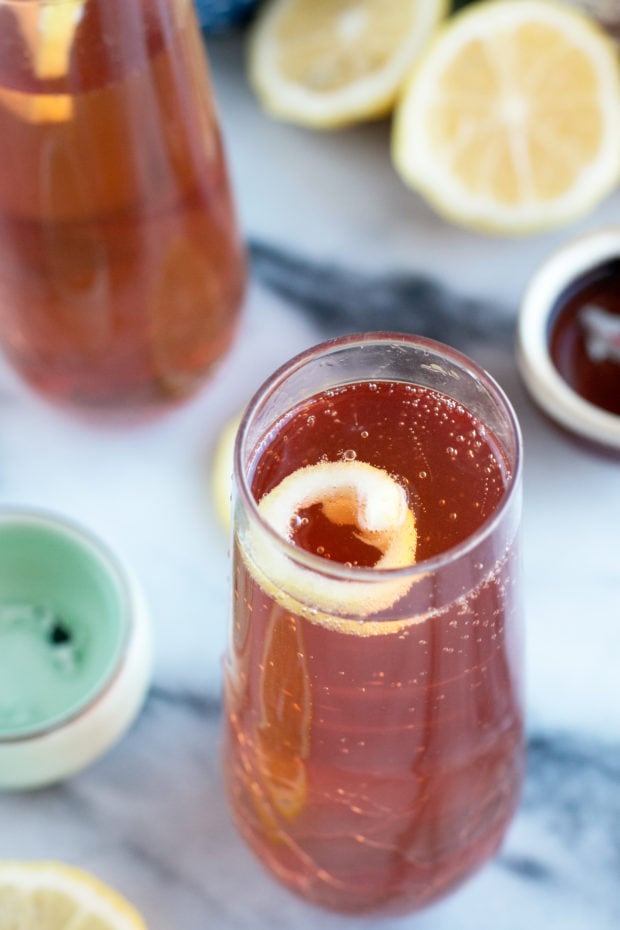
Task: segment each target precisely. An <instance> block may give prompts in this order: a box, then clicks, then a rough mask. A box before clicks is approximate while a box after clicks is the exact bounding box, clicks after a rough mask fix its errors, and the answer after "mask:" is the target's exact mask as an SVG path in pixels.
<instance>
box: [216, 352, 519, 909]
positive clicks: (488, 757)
mask: <svg viewBox="0 0 620 930" xmlns="http://www.w3.org/2000/svg"><path fill="white" fill-rule="evenodd" d="M334 462H337V463H343V464H341V465H338V470H337V471H338V474H339V473H340V472H342V471H343V468H344V469H346V468H347V467H349V465H350V463H352V462H362V463H365V464H362V465H361V469H360V470H359V474H360V475H361V476H362V477H361V479H360V483H361V484H363V483H364V481H366V478H365V477H364V475H365V473H366V471H368V469H370V471H371V472H372V476H373V480H375V481H378V484H377V486H376V487H377V488H378V491H376V492H373V493H371V494H370V495H369V498H368V500H366V502H365V504H364V505H363V506H364V507H366V508H367V509H369V512H370V511H371V510H372V508H373V507H375V509H376V508H377V507H378V508H379V510H378V511H377V512H378V513H379V512H380V511H381V507H383V503H382V502H381V500H382V494H384V492H385V493H386V494H387V493H391V491H393V490H394V486H395V485H398V486H399V487H400V488H401V491H402V494H404V495H405V496H406V499H407V502H408V503H407V507H408V515H407V516H406V517H405V518H404V519H405V523H402V526H407V527H408V529H407V533H409V536H411V532H410V531H411V528H412V527H411V525H412V522H413V521H414V520H415V532H416V533H417V543H416V546H417V549H416V557H415V563H414V564H411V558H408V557H405V558H404V563H405V564H403V565H402V566H401V567H398V566H397V567H377V566H376V561H377V556H381V551H383V550H385V551H386V552H387V551H388V550H389V551H390V552H393V551H394V550H392V549H391V548H390V547H391V546H392V544H394V545H395V546H396V548H398V545H399V544H400V535H402V533H403V532H404V531H402V530H401V529H398V530H394V531H393V528H391V527H390V526H388V527H387V528H386V527H384V528H383V530H379V529H376V528H372V527H371V529H370V531H367V530H364V529H363V528H361V527H362V523H363V521H362V518H361V517H360V515H359V510H360V507H361V504H360V500H358V501H357V503H356V502H355V501H353V504H352V505H351V500H348V502H347V501H345V500H344V499H343V500H340V499H339V495H340V493H341V491H340V490H339V487H340V485H338V486H336V485H337V482H336V484H334V485H333V486H332V487H331V488H327V489H326V490H325V494H324V496H323V497H324V499H323V503H319V504H317V501H316V495H315V496H314V497H312V494H311V493H309V495H307V496H306V498H304V502H303V504H300V506H299V507H297V508H295V507H293V508H292V509H291V511H290V514H289V515H288V516H285V518H284V521H283V523H282V521H281V523H280V524H278V523H277V520H275V518H274V512H275V511H276V510H277V509H278V507H281V504H282V495H283V494H284V492H283V489H284V488H285V487H286V488H287V493H288V491H289V490H290V487H289V482H288V479H287V481H285V476H286V475H289V474H294V476H295V477H294V479H291V480H294V481H298V480H299V481H301V482H302V483H304V484H305V483H306V476H307V473H308V472H310V473H312V474H318V475H319V479H317V480H319V483H320V480H322V479H321V478H320V475H322V474H323V473H325V474H330V475H331V466H330V463H334ZM315 465H316V466H319V468H318V470H316V469H314V466H315ZM309 466H312V467H311V468H309ZM371 466H372V468H371ZM297 469H304V470H303V471H297ZM322 469H324V470H325V472H323V471H322ZM344 474H345V479H344V481H345V484H346V482H347V481H349V476H350V475H352V476H355V474H356V472H355V471H351V472H347V471H344ZM332 477H333V476H332ZM330 480H331V478H330ZM356 480H357V478H355V477H352V478H351V479H350V482H351V484H355V481H356ZM280 481H282V483H279V482H280ZM234 486H235V490H234V609H233V623H232V635H231V639H230V643H229V647H228V652H227V656H226V661H225V701H226V721H227V725H226V736H225V744H224V747H225V749H224V765H225V781H226V785H227V790H228V792H229V797H230V803H231V807H232V812H233V816H234V819H235V822H236V824H237V826H238V828H239V830H240V832H241V833H242V835H243V836H244V837H245V839H246V841H247V842H248V844H249V845H250V847H251V848H252V849H253V850H254V852H255V853H256V854H257V855H258V857H259V858H260V859H261V860H262V862H263V863H264V864H265V865H266V866H267V868H268V869H269V870H271V872H272V873H273V874H274V875H276V876H277V877H278V878H279V879H280V880H281V881H282V882H284V884H286V885H287V886H288V887H289V888H291V889H292V890H293V891H295V892H297V893H299V894H301V895H302V896H304V897H305V898H307V899H309V900H310V901H312V902H314V903H317V904H320V905H324V906H327V907H330V908H334V909H337V910H342V911H350V912H365V911H394V912H398V911H407V910H413V909H416V908H418V907H421V906H423V905H425V904H426V903H428V902H429V901H431V900H433V899H434V898H437V897H438V896H440V895H442V894H443V893H444V892H446V891H447V890H448V889H449V888H451V887H452V886H454V885H456V884H457V883H459V882H460V881H461V880H462V879H464V878H465V877H466V876H467V875H469V874H470V873H471V872H472V871H473V870H474V869H476V868H477V867H478V866H480V865H481V863H483V862H484V861H485V860H486V859H488V857H490V856H491V855H492V854H493V853H494V852H495V851H496V850H497V848H498V845H499V843H500V841H501V839H502V837H503V835H504V832H505V830H506V827H507V825H508V823H509V821H510V819H511V817H512V815H513V812H514V810H515V807H516V805H517V803H518V797H519V790H520V785H521V780H522V773H523V757H524V756H523V720H522V701H521V692H520V674H521V626H520V624H521V617H520V605H519V594H520V586H519V559H518V538H519V525H520V512H521V440H520V433H519V428H518V424H517V422H516V420H515V416H514V413H513V411H512V409H511V407H510V404H509V402H508V401H507V399H506V397H505V396H504V394H503V393H502V392H501V390H500V389H499V388H498V386H497V385H496V384H495V383H494V382H493V380H492V379H491V378H490V376H489V375H488V374H486V373H485V372H484V371H482V370H481V369H480V368H478V367H477V366H476V365H475V364H474V363H473V362H471V361H469V360H468V359H467V358H465V357H464V356H462V355H460V354H459V353H458V352H456V351H454V350H452V349H450V348H448V347H446V346H442V345H440V344H438V343H435V342H431V341H429V340H425V339H422V338H415V337H408V336H401V335H398V334H372V335H361V336H351V337H346V338H343V339H337V340H334V341H331V342H328V343H326V344H324V345H321V346H318V347H316V348H314V349H312V350H310V351H308V352H306V353H304V354H302V355H301V356H299V357H297V358H295V359H293V360H292V361H291V362H290V363H289V364H288V365H286V366H285V367H284V368H282V369H280V370H279V371H278V372H276V374H274V375H273V377H272V378H271V379H270V380H268V381H267V383H266V384H265V385H264V386H263V387H262V388H261V389H260V390H259V392H258V393H257V395H256V396H255V397H254V399H253V401H252V402H251V403H250V405H249V409H248V411H247V413H246V415H245V419H244V421H243V423H242V426H241V429H240V433H239V436H238V440H237V447H236V453H235V465H234ZM274 488H276V489H277V490H276V491H274ZM386 489H387V490H386ZM390 489H391V490H390ZM361 490H363V488H362V489H361ZM345 491H346V488H345ZM347 493H348V492H347ZM399 493H400V492H399ZM274 494H275V498H274ZM345 496H346V494H345ZM284 497H286V494H284ZM276 499H277V501H278V505H277V507H275V508H274V507H271V509H270V510H269V511H268V512H267V510H266V506H265V504H266V502H267V501H271V502H272V503H273V502H274V501H275V500H276ZM386 499H387V498H386ZM259 502H260V503H259ZM289 503H290V501H289ZM270 506H271V505H270ZM351 506H352V507H353V510H352V511H351V512H349V514H348V516H347V514H346V511H347V507H348V508H349V510H351ZM356 506H357V508H358V513H357V514H356V513H355V512H354V511H355V507H356ZM362 509H363V508H362ZM338 514H340V516H338ZM375 516H376V514H375ZM368 519H370V518H368ZM402 519H403V517H402V516H401V517H399V520H402ZM407 521H408V522H407ZM348 524H353V525H352V526H351V525H348ZM313 534H314V535H313ZM347 534H349V535H348V536H347ZM382 534H383V535H382ZM345 537H346V538H345ZM362 538H363V539H364V545H362V544H361V542H360V541H361V539H362ZM410 541H411V540H410ZM319 543H320V545H319ZM345 549H346V550H347V552H348V553H349V554H348V555H345ZM366 549H367V550H368V552H366ZM373 549H374V550H375V551H373ZM353 552H355V553H356V554H355V555H352V554H351V553H353ZM360 553H361V554H360ZM381 557H382V558H384V557H385V556H381Z"/></svg>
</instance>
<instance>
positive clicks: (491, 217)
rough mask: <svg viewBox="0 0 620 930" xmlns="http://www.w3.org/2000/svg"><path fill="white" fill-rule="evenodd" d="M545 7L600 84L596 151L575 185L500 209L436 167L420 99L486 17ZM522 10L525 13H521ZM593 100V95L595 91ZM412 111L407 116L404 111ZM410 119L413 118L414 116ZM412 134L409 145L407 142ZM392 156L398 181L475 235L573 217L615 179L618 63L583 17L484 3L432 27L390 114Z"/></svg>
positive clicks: (499, 19)
mask: <svg viewBox="0 0 620 930" xmlns="http://www.w3.org/2000/svg"><path fill="white" fill-rule="evenodd" d="M542 10H544V11H545V13H544V15H545V17H548V18H546V19H545V20H544V21H545V22H548V23H549V24H551V25H553V24H555V23H561V24H562V26H563V27H566V31H567V33H568V34H569V35H570V37H571V38H573V39H574V40H575V42H576V44H577V45H578V46H579V47H581V48H583V49H585V50H586V51H589V53H590V54H589V55H588V57H589V60H590V61H591V63H592V65H593V66H594V67H596V71H597V75H598V78H599V87H601V88H602V89H603V92H604V96H603V101H602V102H603V103H605V104H606V107H605V109H604V110H603V125H604V126H605V133H604V136H603V142H602V145H601V146H600V148H599V152H598V154H597V156H596V157H595V158H594V159H592V160H591V161H590V162H589V163H588V165H587V167H585V168H584V171H583V172H582V177H581V179H580V181H579V183H578V184H576V185H573V187H572V188H571V189H570V191H568V192H567V193H566V194H564V195H561V196H560V197H557V198H554V199H547V200H543V199H539V200H536V201H533V202H530V203H525V204H520V205H517V206H512V205H511V206H503V205H502V204H501V203H499V202H498V201H497V200H495V199H493V198H492V197H487V198H485V197H483V196H481V195H472V194H471V193H470V192H468V191H466V190H465V189H464V188H463V187H462V186H461V185H460V184H459V183H458V182H457V181H456V180H455V179H454V177H452V176H451V175H450V174H449V172H445V171H444V170H443V169H442V168H441V159H440V156H439V153H438V152H437V151H436V150H435V149H434V148H433V147H432V146H429V145H428V144H427V142H428V140H427V139H426V138H425V134H424V132H423V128H422V126H423V118H424V115H425V113H426V107H425V104H426V102H427V100H428V99H430V98H431V97H432V89H433V85H434V84H435V83H436V80H437V76H438V74H439V73H441V70H442V67H443V66H444V65H445V64H446V63H447V62H449V61H450V60H451V56H452V54H453V52H454V51H455V50H458V48H460V47H461V46H462V44H463V41H462V40H463V38H464V37H466V36H468V35H481V36H482V37H484V36H485V35H486V36H488V35H489V28H488V27H489V22H490V20H491V19H493V22H494V23H496V24H498V25H500V24H505V25H508V26H513V25H514V23H515V17H517V16H518V17H520V18H521V19H523V20H525V19H529V18H530V17H531V14H532V12H534V13H540V12H541V11H542ZM528 14H529V15H528ZM599 98H600V95H599ZM412 114H413V116H412ZM414 117H415V118H414ZM410 138H413V139H414V140H415V145H413V144H411V145H409V144H408V143H407V140H408V139H410ZM391 147H392V159H393V162H394V164H395V166H396V168H397V170H398V172H399V174H400V175H401V177H402V179H403V180H404V181H405V183H407V184H408V185H409V186H410V187H412V188H414V189H415V190H417V191H419V192H420V193H421V194H422V195H423V196H424V197H425V199H426V200H427V201H428V202H429V203H430V204H431V205H432V206H433V207H434V208H435V209H436V211H437V212H438V213H439V214H441V215H443V216H444V217H446V218H447V219H448V220H450V221H452V222H456V223H459V224H461V225H463V226H466V227H470V228H474V229H478V230H480V231H481V232H491V233H504V234H526V233H531V232H538V231H543V230H545V229H552V228H555V227H557V226H561V225H563V224H565V223H568V222H571V221H574V220H576V219H578V218H580V217H581V216H583V215H584V213H586V212H588V210H590V209H592V208H593V207H595V206H596V205H597V204H598V203H599V202H600V201H601V200H603V199H604V198H605V197H606V196H608V195H609V194H610V193H611V192H612V191H613V190H614V188H615V187H616V186H617V184H618V183H619V182H620V64H619V61H618V53H617V49H616V47H615V45H614V43H613V42H612V41H611V39H609V38H608V37H607V36H606V35H605V34H604V33H603V32H602V30H600V29H599V28H598V26H597V25H596V24H595V23H593V22H592V21H591V20H590V19H589V18H588V17H587V16H586V15H585V14H583V13H581V12H579V11H578V10H573V9H567V8H565V7H563V6H560V5H559V4H558V3H556V2H554V0H484V2H482V3H478V4H476V5H474V6H473V7H470V8H468V9H465V10H463V11H461V12H460V13H459V14H458V15H457V16H455V17H453V19H452V20H449V21H448V22H446V23H444V24H443V25H442V26H440V27H439V29H438V30H437V32H436V34H435V36H434V37H433V38H432V40H431V42H430V43H429V46H428V47H427V49H426V50H425V51H424V52H423V54H422V55H421V57H420V58H419V59H418V62H417V63H416V65H415V67H414V68H413V69H412V72H411V74H410V75H409V77H408V79H407V82H406V83H405V84H404V86H403V89H402V92H401V95H400V100H399V103H398V104H397V107H396V111H395V119H394V127H393V133H392V145H391Z"/></svg>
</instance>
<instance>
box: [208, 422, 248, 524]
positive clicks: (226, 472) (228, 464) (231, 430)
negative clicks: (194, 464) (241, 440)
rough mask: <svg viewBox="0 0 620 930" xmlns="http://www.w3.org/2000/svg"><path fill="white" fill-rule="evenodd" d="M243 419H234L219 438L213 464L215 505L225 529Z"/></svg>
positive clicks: (228, 522) (228, 518)
mask: <svg viewBox="0 0 620 930" xmlns="http://www.w3.org/2000/svg"><path fill="white" fill-rule="evenodd" d="M240 423H241V417H240V416H237V417H234V418H233V419H232V420H229V422H228V423H226V425H225V426H224V428H223V429H222V432H221V433H220V435H219V436H218V438H217V441H216V444H215V449H214V452H213V459H212V464H211V476H212V477H211V489H212V493H213V505H214V507H215V512H216V514H217V516H218V518H219V521H220V523H221V524H222V526H223V527H224V529H226V530H228V529H229V527H230V498H231V493H232V473H233V453H234V450H235V439H236V437H237V430H238V429H239V424H240Z"/></svg>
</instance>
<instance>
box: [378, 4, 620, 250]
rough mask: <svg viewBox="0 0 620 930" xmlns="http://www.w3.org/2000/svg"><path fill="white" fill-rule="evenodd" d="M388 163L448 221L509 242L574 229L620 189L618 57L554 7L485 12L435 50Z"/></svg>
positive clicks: (409, 93) (496, 7)
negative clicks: (524, 235)
mask: <svg viewBox="0 0 620 930" xmlns="http://www.w3.org/2000/svg"><path fill="white" fill-rule="evenodd" d="M392 151H393V159H394V162H395V164H396V167H397V169H398V171H399V172H400V174H401V175H402V177H403V178H404V180H405V181H406V182H407V183H408V184H410V185H411V186H412V187H414V188H416V189H417V190H419V191H420V192H421V193H422V194H423V195H424V196H425V197H426V198H427V199H428V200H429V201H430V202H431V203H432V204H433V205H434V207H435V208H436V209H437V211H438V212H440V213H441V214H443V215H444V216H446V217H447V218H448V219H450V220H454V221H455V222H457V223H461V224H463V225H466V226H471V227H474V228H477V229H480V230H484V231H490V232H499V233H505V234H519V233H526V232H535V231H538V230H542V229H545V228H549V227H553V226H558V225H561V224H563V223H567V222H569V221H572V220H575V219H577V218H578V217H580V216H582V215H583V214H585V213H586V212H587V211H589V210H590V209H591V208H593V207H594V206H595V205H596V204H597V203H598V202H599V201H600V200H601V199H602V198H603V197H605V196H606V195H607V194H608V193H609V192H610V191H611V190H612V189H613V188H614V186H615V185H616V184H617V183H618V180H619V179H620V67H619V61H618V53H617V49H616V47H615V46H614V44H613V43H612V42H611V40H610V39H609V38H608V37H607V36H606V35H604V33H603V32H602V31H601V30H600V29H599V28H598V26H597V25H596V24H595V23H594V22H593V21H591V19H590V18H588V17H587V16H586V15H585V14H583V13H581V12H579V11H577V10H574V9H572V8H568V7H565V6H563V5H561V4H559V3H555V2H552V0H483V2H481V3H476V4H475V5H474V6H472V7H469V8H467V9H465V10H463V11H462V12H460V13H459V14H457V15H456V16H454V17H453V18H452V19H451V20H449V21H448V22H447V23H446V25H445V26H444V27H443V28H442V29H441V30H440V31H439V32H438V34H437V36H436V37H435V38H434V40H433V41H431V43H430V45H429V47H428V49H427V51H426V52H425V53H424V55H423V56H422V57H421V58H420V60H419V62H418V65H417V67H416V68H415V69H414V72H413V73H412V74H411V76H410V78H409V80H408V81H407V83H406V85H405V87H404V90H403V93H402V97H401V100H400V102H399V104H398V107H397V110H396V117H395V123H394V131H393V144H392Z"/></svg>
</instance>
